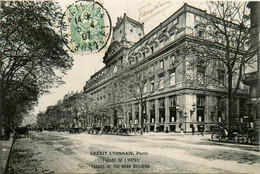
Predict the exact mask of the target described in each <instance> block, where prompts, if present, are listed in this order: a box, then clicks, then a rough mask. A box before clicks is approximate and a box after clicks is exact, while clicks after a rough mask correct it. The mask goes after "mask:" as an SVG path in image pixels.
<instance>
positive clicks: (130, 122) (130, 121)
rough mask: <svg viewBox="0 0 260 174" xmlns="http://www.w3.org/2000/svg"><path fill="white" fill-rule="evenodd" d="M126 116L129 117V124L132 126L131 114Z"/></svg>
mask: <svg viewBox="0 0 260 174" xmlns="http://www.w3.org/2000/svg"><path fill="white" fill-rule="evenodd" d="M128 115H129V124H132V113H131V112H129V113H128Z"/></svg>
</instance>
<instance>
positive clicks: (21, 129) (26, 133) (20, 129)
mask: <svg viewBox="0 0 260 174" xmlns="http://www.w3.org/2000/svg"><path fill="white" fill-rule="evenodd" d="M22 135H24V137H29V128H28V127H27V126H24V127H17V128H16V129H15V133H14V138H18V136H19V137H20V138H21V137H22Z"/></svg>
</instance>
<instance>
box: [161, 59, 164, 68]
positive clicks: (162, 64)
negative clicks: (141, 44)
mask: <svg viewBox="0 0 260 174" xmlns="http://www.w3.org/2000/svg"><path fill="white" fill-rule="evenodd" d="M163 68H164V61H163V60H161V61H160V69H163Z"/></svg>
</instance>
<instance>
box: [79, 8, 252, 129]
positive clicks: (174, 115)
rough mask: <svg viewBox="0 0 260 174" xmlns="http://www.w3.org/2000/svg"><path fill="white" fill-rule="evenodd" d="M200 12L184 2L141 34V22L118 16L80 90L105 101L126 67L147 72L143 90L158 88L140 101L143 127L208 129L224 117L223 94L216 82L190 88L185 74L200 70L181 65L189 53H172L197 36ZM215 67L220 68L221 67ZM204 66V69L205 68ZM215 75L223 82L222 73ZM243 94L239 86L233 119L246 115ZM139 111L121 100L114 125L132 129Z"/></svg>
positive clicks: (242, 87) (138, 119)
mask: <svg viewBox="0 0 260 174" xmlns="http://www.w3.org/2000/svg"><path fill="white" fill-rule="evenodd" d="M205 13H206V12H205V11H203V10H200V9H198V8H195V7H192V6H190V5H187V4H184V5H183V6H182V7H181V8H180V9H179V10H177V11H176V12H175V13H174V14H173V15H171V16H170V17H169V18H167V19H166V20H165V21H163V22H162V23H161V24H160V25H158V26H156V27H155V28H154V29H153V30H152V31H150V32H149V33H148V34H146V35H145V34H144V30H143V24H141V23H139V22H137V21H135V20H133V19H131V18H129V17H128V16H126V14H124V16H123V17H121V18H118V19H117V23H116V26H115V27H114V28H113V37H112V41H111V44H110V46H109V48H108V50H107V52H106V53H105V56H104V58H103V62H104V63H105V67H104V68H102V69H101V70H100V71H98V72H97V73H95V74H94V75H92V76H91V78H90V80H88V81H87V82H86V85H85V87H84V93H85V94H88V95H89V96H91V97H92V98H93V99H95V101H99V102H104V103H105V102H106V100H107V98H108V94H107V85H108V84H109V82H111V81H112V80H113V79H115V78H116V77H117V76H120V73H121V72H122V71H123V69H124V67H125V66H128V67H132V69H133V68H134V69H140V70H148V71H149V72H152V75H149V76H148V77H147V80H146V82H145V91H149V90H150V91H151V90H153V89H154V87H155V86H156V85H158V83H160V86H159V87H158V90H156V91H155V92H154V93H153V94H152V95H150V96H149V97H148V98H147V100H146V101H147V102H146V114H147V117H146V118H145V120H144V124H145V125H146V126H147V128H148V130H149V131H165V130H166V129H168V130H169V131H171V132H175V131H179V130H180V128H183V129H184V130H185V131H187V132H190V131H191V129H192V126H194V127H195V130H196V131H197V130H198V128H199V126H204V128H205V130H209V129H210V128H211V126H213V125H215V124H216V123H218V122H220V121H222V120H228V118H227V105H228V102H227V92H226V91H225V89H224V88H223V87H222V86H221V84H216V83H215V84H211V85H207V86H206V87H205V85H204V83H206V82H201V83H200V85H197V86H196V87H195V86H190V85H188V83H187V81H188V80H189V79H188V77H189V76H196V77H199V76H200V74H199V73H200V72H199V71H198V70H196V71H194V70H190V69H189V68H188V67H187V59H192V57H190V56H186V57H183V56H182V57H181V56H176V52H178V51H180V50H181V49H182V46H183V45H185V44H186V43H187V42H189V41H190V40H191V39H192V36H193V35H199V36H200V35H201V36H202V35H203V33H202V30H200V27H201V26H199V25H197V24H196V23H197V21H199V20H200V18H201V16H202V15H203V14H205ZM125 62H127V63H126V64H125ZM217 65H218V67H217V68H218V69H219V70H221V65H220V64H218V63H217ZM208 68H210V67H208ZM130 69H131V68H130ZM205 70H206V71H207V68H205ZM205 70H204V71H205ZM217 75H218V76H219V78H220V79H223V82H224V79H225V77H224V76H222V75H221V74H217ZM119 85H120V84H119ZM247 98H248V96H247V88H246V86H244V85H243V84H241V89H239V92H238V95H237V99H236V103H235V106H236V110H237V113H238V115H237V116H236V117H242V116H244V115H246V114H247V108H246V102H247ZM141 114H142V113H141V106H140V104H138V103H137V102H136V101H135V100H134V99H132V100H128V101H125V102H124V104H123V109H122V112H121V113H120V115H121V116H122V118H121V119H120V120H121V121H120V122H117V123H120V124H121V123H122V124H124V125H127V126H129V127H138V126H140V123H141V122H140V120H141V118H142V117H141ZM90 120H91V119H90ZM110 123H111V121H110ZM89 124H90V125H91V123H89Z"/></svg>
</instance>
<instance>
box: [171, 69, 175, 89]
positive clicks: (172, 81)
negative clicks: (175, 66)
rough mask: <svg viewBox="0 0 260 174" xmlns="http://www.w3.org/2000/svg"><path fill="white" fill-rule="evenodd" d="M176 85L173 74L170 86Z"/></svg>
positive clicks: (172, 74)
mask: <svg viewBox="0 0 260 174" xmlns="http://www.w3.org/2000/svg"><path fill="white" fill-rule="evenodd" d="M172 85H175V72H172V73H171V79H170V86H172Z"/></svg>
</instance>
